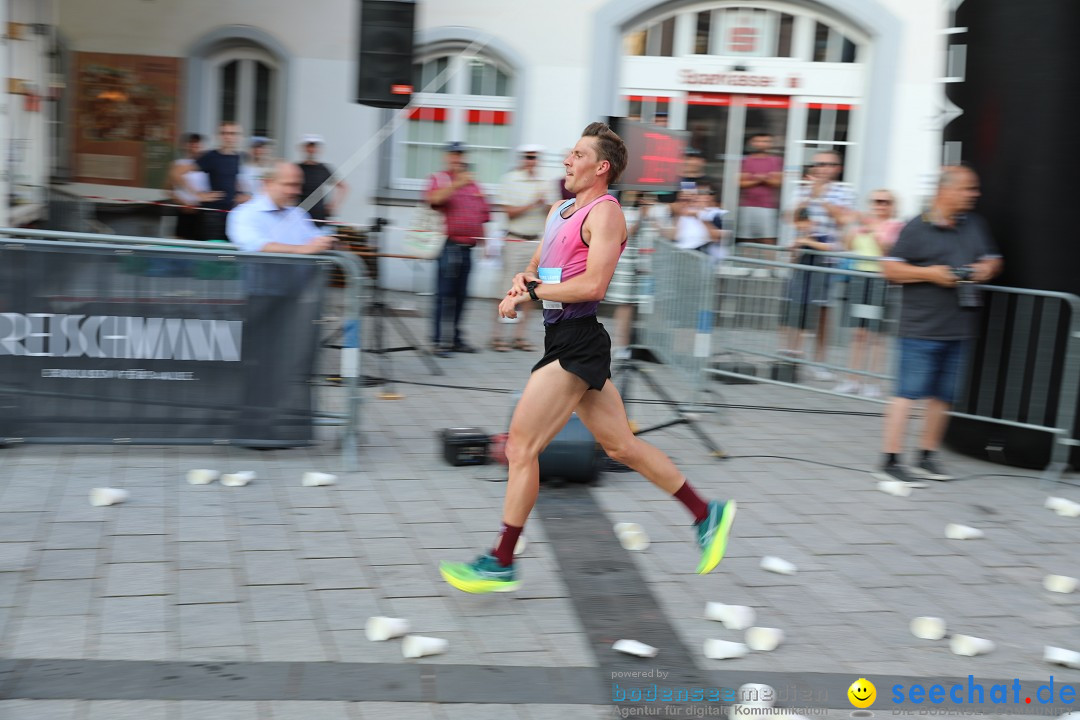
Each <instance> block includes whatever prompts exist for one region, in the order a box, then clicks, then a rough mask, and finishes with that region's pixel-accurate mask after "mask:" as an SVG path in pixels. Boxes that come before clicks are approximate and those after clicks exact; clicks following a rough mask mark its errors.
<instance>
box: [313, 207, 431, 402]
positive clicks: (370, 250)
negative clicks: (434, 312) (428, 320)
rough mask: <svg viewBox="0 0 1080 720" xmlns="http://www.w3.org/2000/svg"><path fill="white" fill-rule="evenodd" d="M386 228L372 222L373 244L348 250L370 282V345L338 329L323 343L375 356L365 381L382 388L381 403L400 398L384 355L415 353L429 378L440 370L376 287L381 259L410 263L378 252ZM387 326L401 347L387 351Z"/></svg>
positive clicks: (378, 220)
mask: <svg viewBox="0 0 1080 720" xmlns="http://www.w3.org/2000/svg"><path fill="white" fill-rule="evenodd" d="M385 224H386V220H384V219H383V218H376V220H375V224H374V225H373V226H372V227H371V229H370V230H368V231H367V233H366V234H365V235H366V238H370V239H372V240H374V241H375V242H374V243H358V244H357V246H356V247H354V248H350V249H351V250H352V252H354V253H355V254H356V255H358V256H359V257H360V258H361V259H362V260H363V261H364V267H365V268H366V269H367V275H368V279H369V280H370V281H371V286H370V287H371V301H370V303H369V304H368V307H367V310H366V312H365V313H364V316H365V317H370V318H372V321H373V322H372V331H371V338H372V342H371V344H370V345H369V346H367V347H364V343H362V342H360V341H359V331H358V330H353V331H352V334H353V337H349V335H350V330H349V329H347V328H345V327H342V328H340V329H339V330H338V331H337V332H336V333H335V334H334V336H333V337H332V338H331V339H330V340H328V341H327V342H328V343H330V342H336V341H338V340H340V341H342V345H341V346H338V345H329V346H330V347H342V346H344V345H349V344H350V343H358V344H359V345H360V346H361V350H362V351H363V352H366V353H371V354H373V355H378V356H379V357H380V361H379V376H378V377H369V378H367V379H366V380H367V382H365V384H366V385H378V384H383V385H385V388H384V390H383V392H382V393H381V394H380V396H381V397H382V398H384V399H398V398H400V397H401V396H400V395H398V394H396V393H394V392H393V390H392V388H393V384H394V379H393V372H392V365H393V363H388V362H386V355H387V354H388V353H395V352H416V353H417V354H418V355H419V356H420V360H421V362H423V363H424V365H425V366H426V367H427V369H428V372H430V373H431V374H432V375H442V374H443V370H442V368H440V367H439V365H438V363H436V362H435V359H434V357H433V356H432V354H431V351H430V350H429V349H428V348H426V347H425V346H424V345H423V343H421V342H420V341H419V340H418V339H417V337H416V336H415V335H414V334H413V331H412V330H411V329H410V328H409V326H408V325H407V324H406V323H405V322H404V321H403V320H402V318H401V316H400V315H399V314H398V313H397V311H395V310H394V308H392V307H390V306H389V305H388V304H387V302H386V301H385V299H384V294H385V290H383V288H381V287H380V286H379V268H378V260H379V258H381V257H386V258H405V259H412V258H413V256H411V255H394V254H388V253H382V252H379V246H380V242H379V241H380V240H381V238H382V227H383V226H384V225H385ZM387 324H389V325H390V329H391V330H392V331H394V332H395V333H396V334H397V336H398V337H399V338H401V340H402V341H403V342H404V343H405V344H403V345H397V346H394V347H387V346H386V344H385V342H386V337H387V330H386V325H387Z"/></svg>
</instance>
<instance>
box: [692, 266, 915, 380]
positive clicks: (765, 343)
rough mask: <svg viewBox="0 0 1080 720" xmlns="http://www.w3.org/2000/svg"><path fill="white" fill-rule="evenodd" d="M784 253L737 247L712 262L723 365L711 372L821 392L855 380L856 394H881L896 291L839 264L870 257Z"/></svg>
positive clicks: (887, 375) (877, 277)
mask: <svg viewBox="0 0 1080 720" xmlns="http://www.w3.org/2000/svg"><path fill="white" fill-rule="evenodd" d="M744 252H745V253H748V254H747V255H745V256H744V255H742V254H741V253H744ZM790 257H791V254H790V250H789V249H787V248H777V247H775V246H769V245H746V246H744V245H739V246H737V247H736V254H735V255H734V256H732V257H729V258H727V259H726V260H725V261H724V262H723V263H722V264H721V265H720V267H719V270H718V276H719V283H718V284H719V293H718V298H717V301H716V302H717V312H716V323H715V324H716V327H717V328H718V331H719V333H718V341H717V345H718V347H719V348H720V360H721V361H722V362H721V363H716V364H714V365H713V366H712V367H711V368H710V369H709V372H710V373H712V374H716V375H721V376H727V377H734V378H741V379H744V380H745V379H751V378H753V379H756V380H758V381H760V382H771V383H776V384H780V385H798V386H800V387H806V388H807V389H812V390H815V391H818V392H827V393H833V388H836V387H838V386H841V385H843V384H845V382H846V383H847V384H848V385H849V386H854V385H859V386H860V389H861V390H862V391H863V392H862V393H861V395H860V396H861V397H864V398H866V399H870V400H881V399H882V398H883V396H884V395H886V394H887V393H886V391H885V388H886V387H887V386H888V383H889V382H890V381H891V379H892V378H893V377H895V369H894V368H893V353H892V352H890V351H889V350H888V348H889V346H890V343H891V339H892V338H894V337H895V335H896V330H897V326H898V321H899V307H900V288H899V287H896V286H890V285H888V284H887V283H886V282H885V280H884V278H883V277H882V276H881V274H880V273H879V272H875V271H870V270H856V269H846V268H844V267H841V265H840V263H841V261H842V260H847V261H850V263H853V264H856V266H858V264H859V263H873V262H875V260H878V259H876V258H866V257H860V256H857V255H852V254H848V253H826V252H816V251H806V252H804V253H803V254H802V255H801V258H802V262H790V261H789V258H790ZM811 263H812V264H811ZM800 380H807V381H813V382H817V383H828V384H829V385H828V387H823V386H819V385H803V384H801V383H800ZM834 394H837V395H844V396H846V395H850V394H852V393H851V392H837V393H834Z"/></svg>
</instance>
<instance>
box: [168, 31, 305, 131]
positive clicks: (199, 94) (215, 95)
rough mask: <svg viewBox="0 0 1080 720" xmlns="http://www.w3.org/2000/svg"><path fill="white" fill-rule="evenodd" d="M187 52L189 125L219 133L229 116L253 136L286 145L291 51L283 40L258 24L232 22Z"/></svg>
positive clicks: (194, 128) (186, 115) (210, 33)
mask: <svg viewBox="0 0 1080 720" xmlns="http://www.w3.org/2000/svg"><path fill="white" fill-rule="evenodd" d="M187 55H188V61H187V63H188V64H187V72H186V77H187V81H186V85H187V89H186V102H185V103H184V105H185V108H186V110H185V122H184V125H185V127H184V130H185V131H191V132H201V133H203V134H205V135H208V136H209V137H211V138H215V137H216V132H217V128H218V126H219V125H220V124H221V123H222V122H224V121H226V120H228V121H232V122H237V123H239V124H240V125H241V127H242V128H243V130H244V134H245V135H246V136H248V137H250V136H252V135H261V136H263V137H268V138H271V139H273V140H276V141H278V147H285V145H283V144H282V143H283V142H285V141H287V133H288V130H289V128H288V127H286V122H287V120H288V117H287V114H286V112H285V100H286V98H287V97H288V92H289V89H288V87H287V83H288V78H289V64H290V56H289V54H288V51H287V50H286V49H285V46H284V45H282V44H281V42H279V41H278V40H277V39H276V38H274V37H273V36H272V35H270V34H269V33H266V32H264V31H263V30H260V29H259V28H257V27H255V26H252V25H228V26H224V27H219V28H216V29H214V30H213V31H211V32H209V33H207V34H206V35H205V36H203V37H202V38H200V39H199V40H197V41H196V42H195V43H194V44H193V45H192V46H191V47H190V48H189V49H188V53H187ZM211 144H212V143H211Z"/></svg>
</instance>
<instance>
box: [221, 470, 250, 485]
mask: <svg viewBox="0 0 1080 720" xmlns="http://www.w3.org/2000/svg"><path fill="white" fill-rule="evenodd" d="M254 479H255V472H254V471H252V470H241V471H240V472H234V473H226V474H225V475H222V476H221V484H222V485H224V486H225V487H243V486H245V485H247V484H248V483H249V482H251V481H252V480H254Z"/></svg>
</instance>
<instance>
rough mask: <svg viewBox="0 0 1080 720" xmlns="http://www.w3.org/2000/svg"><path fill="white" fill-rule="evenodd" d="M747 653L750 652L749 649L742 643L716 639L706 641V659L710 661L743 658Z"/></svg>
mask: <svg viewBox="0 0 1080 720" xmlns="http://www.w3.org/2000/svg"><path fill="white" fill-rule="evenodd" d="M747 652H749V650H748V648H747V647H746V646H745V645H743V644H742V643H740V642H731V641H730V640H716V639H715V638H709V639H708V640H706V641H705V657H707V658H709V659H710V660H731V659H733V658H741V657H743V656H745V655H746V653H747Z"/></svg>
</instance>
